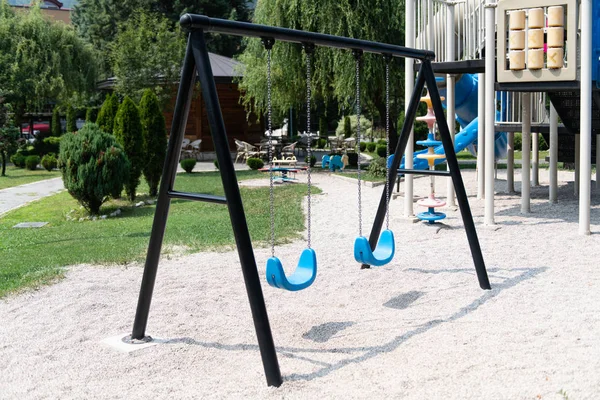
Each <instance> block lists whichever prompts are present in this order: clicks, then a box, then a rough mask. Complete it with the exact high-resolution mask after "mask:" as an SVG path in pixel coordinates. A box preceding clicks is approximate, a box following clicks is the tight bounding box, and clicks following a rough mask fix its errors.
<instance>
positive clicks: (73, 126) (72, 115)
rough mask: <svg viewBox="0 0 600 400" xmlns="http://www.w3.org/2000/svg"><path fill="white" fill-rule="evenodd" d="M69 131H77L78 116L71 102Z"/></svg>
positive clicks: (68, 109) (68, 112)
mask: <svg viewBox="0 0 600 400" xmlns="http://www.w3.org/2000/svg"><path fill="white" fill-rule="evenodd" d="M67 132H77V116H76V115H75V109H74V108H73V106H72V105H70V104H69V106H68V107H67Z"/></svg>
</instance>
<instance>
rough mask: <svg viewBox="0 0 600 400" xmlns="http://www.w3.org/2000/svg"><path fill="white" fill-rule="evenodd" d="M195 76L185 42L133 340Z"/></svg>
mask: <svg viewBox="0 0 600 400" xmlns="http://www.w3.org/2000/svg"><path fill="white" fill-rule="evenodd" d="M195 77H196V67H195V64H194V57H193V55H192V47H191V43H190V41H188V44H187V48H186V51H185V57H184V60H183V68H182V71H181V80H180V81H179V91H178V93H177V101H176V103H175V110H174V112H173V123H172V125H171V135H170V137H169V144H168V146H167V157H166V158H165V165H164V168H163V174H162V178H161V181H160V188H159V190H158V199H157V202H156V211H155V212H154V222H153V223H152V232H151V233H150V242H149V244H148V253H147V255H146V264H145V266H144V276H143V277H142V287H141V288H140V296H139V299H138V304H137V310H136V312H135V320H134V323H133V331H132V333H131V337H132V338H133V339H143V338H144V336H145V335H146V325H147V323H148V313H149V311H150V303H151V302H152V292H153V291H154V283H155V281H156V272H157V270H158V260H159V258H160V250H161V247H162V243H163V238H164V236H165V228H166V226H167V218H168V216H169V207H170V205H171V198H170V197H169V191H171V190H172V189H173V184H174V182H175V175H176V174H177V164H178V162H179V153H180V150H181V143H182V141H183V136H184V134H185V125H186V123H187V118H188V114H189V111H190V105H191V101H192V93H193V91H194V80H195Z"/></svg>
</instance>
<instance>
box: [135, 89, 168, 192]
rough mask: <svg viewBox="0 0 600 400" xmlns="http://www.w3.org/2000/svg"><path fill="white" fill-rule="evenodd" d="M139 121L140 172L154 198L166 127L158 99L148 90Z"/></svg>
mask: <svg viewBox="0 0 600 400" xmlns="http://www.w3.org/2000/svg"><path fill="white" fill-rule="evenodd" d="M140 121H141V123H142V135H143V140H144V166H143V169H142V171H143V173H144V178H146V182H148V187H149V188H150V196H156V195H157V193H158V183H159V182H160V177H161V175H162V170H163V165H164V163H165V157H166V153H167V127H166V125H165V117H164V115H163V113H162V112H161V110H160V105H159V103H158V97H156V95H155V94H154V92H153V91H152V90H150V89H146V91H144V95H143V96H142V100H141V101H140Z"/></svg>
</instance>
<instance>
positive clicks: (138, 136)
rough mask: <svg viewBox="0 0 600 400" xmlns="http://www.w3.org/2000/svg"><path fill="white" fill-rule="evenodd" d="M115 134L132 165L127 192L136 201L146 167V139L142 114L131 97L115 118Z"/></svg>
mask: <svg viewBox="0 0 600 400" xmlns="http://www.w3.org/2000/svg"><path fill="white" fill-rule="evenodd" d="M113 133H114V135H115V138H116V139H117V143H119V144H120V145H121V147H123V150H124V151H125V155H126V156H127V159H128V160H129V163H130V168H129V176H128V177H127V179H126V180H125V192H127V197H128V198H129V200H131V201H134V200H135V195H136V190H137V187H138V186H139V184H140V176H141V175H142V169H143V167H144V161H145V160H144V138H143V136H142V123H141V122H140V112H139V110H138V108H137V106H136V105H135V103H134V102H133V100H131V98H129V96H125V99H123V103H121V105H120V106H119V111H118V112H117V115H116V116H115V124H114V129H113Z"/></svg>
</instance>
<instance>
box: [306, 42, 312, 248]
mask: <svg viewBox="0 0 600 400" xmlns="http://www.w3.org/2000/svg"><path fill="white" fill-rule="evenodd" d="M308 49H309V47H306V49H305V50H308ZM309 51H310V50H308V51H306V133H308V168H307V170H306V172H307V174H308V175H307V181H308V189H307V190H308V194H307V200H308V210H307V216H306V219H307V223H306V225H307V229H308V236H307V238H306V246H307V247H308V248H309V249H310V217H311V210H310V206H311V204H310V203H311V185H312V182H311V176H310V164H311V162H312V151H311V148H310V145H311V134H310V96H311V86H310V83H311V82H310V75H311V74H310V53H309Z"/></svg>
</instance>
